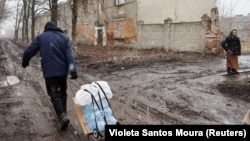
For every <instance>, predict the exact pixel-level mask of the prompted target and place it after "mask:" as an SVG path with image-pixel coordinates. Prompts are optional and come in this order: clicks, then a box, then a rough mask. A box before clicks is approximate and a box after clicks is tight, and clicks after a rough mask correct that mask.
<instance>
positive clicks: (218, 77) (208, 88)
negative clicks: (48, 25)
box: [0, 39, 250, 141]
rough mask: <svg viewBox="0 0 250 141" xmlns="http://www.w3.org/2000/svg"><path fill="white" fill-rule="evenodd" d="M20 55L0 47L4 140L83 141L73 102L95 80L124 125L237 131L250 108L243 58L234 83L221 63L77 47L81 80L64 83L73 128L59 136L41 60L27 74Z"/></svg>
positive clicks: (0, 134) (9, 46) (219, 59)
mask: <svg viewBox="0 0 250 141" xmlns="http://www.w3.org/2000/svg"><path fill="white" fill-rule="evenodd" d="M23 50H24V48H23V47H21V46H18V45H15V44H13V43H12V42H11V41H9V40H5V39H1V40H0V65H1V70H0V71H1V73H0V78H1V82H0V87H1V88H0V96H1V99H0V118H1V119H2V122H0V127H1V128H0V138H1V140H3V141H12V140H17V141H18V140H25V141H26V140H27V141H29V140H32V141H34V140H35V141H42V140H46V141H64V140H72V141H74V140H75V141H81V140H88V139H89V138H88V137H87V136H85V135H84V134H83V131H82V129H81V126H80V124H79V121H78V118H77V115H76V112H75V109H74V107H73V106H74V105H73V101H72V98H73V97H74V95H75V93H76V92H77V91H78V90H79V89H80V87H81V85H84V84H87V83H91V82H93V81H99V80H103V81H107V82H108V83H109V85H110V87H111V89H112V92H113V95H114V96H113V98H112V99H111V100H110V102H111V106H112V109H113V112H114V116H115V117H116V118H117V119H118V120H119V122H120V123H122V124H167V125H169V124H185V125H188V124H199V125H200V124H233V125H234V124H241V120H242V118H243V117H244V115H245V113H246V112H247V111H248V109H250V102H249V101H250V97H249V94H248V92H249V88H250V87H249V85H250V84H249V83H248V82H249V79H248V78H249V77H250V71H249V70H248V69H249V68H250V63H249V62H250V56H248V55H244V56H240V58H239V62H240V66H241V68H240V70H239V71H240V72H241V73H240V74H239V75H233V76H232V75H227V74H226V73H225V58H224V56H215V55H205V56H204V55H202V54H196V53H171V52H165V51H163V50H146V51H140V50H132V49H129V48H122V49H121V48H119V49H118V48H110V47H82V46H81V47H79V48H78V52H79V55H78V56H77V57H76V62H77V65H78V72H79V79H77V80H75V81H74V80H68V85H69V86H68V95H69V97H68V115H69V118H70V120H71V124H70V127H69V128H68V129H67V131H60V129H59V128H60V126H59V124H58V122H57V118H56V115H55V112H54V111H53V108H52V105H51V103H50V100H49V97H48V96H47V94H46V89H45V86H44V80H43V78H42V73H41V68H40V62H39V56H36V57H34V58H33V59H32V60H31V62H30V66H29V67H28V68H26V69H24V68H22V67H21V57H22V53H23ZM15 76H16V77H15ZM19 81H20V82H19ZM89 140H90V139H89Z"/></svg>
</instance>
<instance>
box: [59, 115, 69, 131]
mask: <svg viewBox="0 0 250 141" xmlns="http://www.w3.org/2000/svg"><path fill="white" fill-rule="evenodd" d="M60 121H61V130H65V129H66V128H67V127H68V125H69V122H70V121H69V119H68V118H67V115H66V113H63V114H62V115H61V116H60Z"/></svg>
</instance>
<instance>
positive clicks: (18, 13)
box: [14, 0, 23, 41]
mask: <svg viewBox="0 0 250 141" xmlns="http://www.w3.org/2000/svg"><path fill="white" fill-rule="evenodd" d="M20 5H21V4H20V0H18V1H17V9H16V17H15V30H14V31H15V33H14V35H15V37H14V40H15V41H17V40H18V33H19V32H18V31H19V27H20V23H21V20H22V15H23V7H22V8H21V9H20Z"/></svg>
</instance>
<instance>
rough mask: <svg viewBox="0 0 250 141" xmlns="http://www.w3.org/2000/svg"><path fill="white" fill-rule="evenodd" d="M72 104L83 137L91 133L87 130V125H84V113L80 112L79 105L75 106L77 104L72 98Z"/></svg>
mask: <svg viewBox="0 0 250 141" xmlns="http://www.w3.org/2000/svg"><path fill="white" fill-rule="evenodd" d="M73 103H74V107H75V111H76V113H77V116H78V119H79V121H80V124H81V127H82V130H83V133H84V134H85V135H88V134H91V132H90V131H89V129H88V123H86V122H85V121H84V112H83V111H82V109H81V106H79V105H77V104H76V103H75V99H74V97H73Z"/></svg>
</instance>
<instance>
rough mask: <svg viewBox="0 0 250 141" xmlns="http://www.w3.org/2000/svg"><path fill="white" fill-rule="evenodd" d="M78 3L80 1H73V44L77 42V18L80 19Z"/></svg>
mask: <svg viewBox="0 0 250 141" xmlns="http://www.w3.org/2000/svg"><path fill="white" fill-rule="evenodd" d="M77 2H78V0H73V4H72V7H71V10H72V42H73V43H74V42H76V36H77V31H76V26H77V17H78V11H77Z"/></svg>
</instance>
